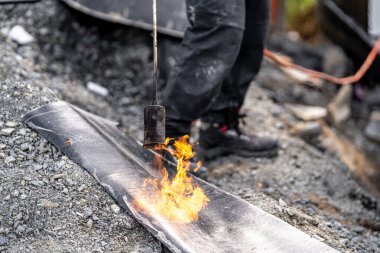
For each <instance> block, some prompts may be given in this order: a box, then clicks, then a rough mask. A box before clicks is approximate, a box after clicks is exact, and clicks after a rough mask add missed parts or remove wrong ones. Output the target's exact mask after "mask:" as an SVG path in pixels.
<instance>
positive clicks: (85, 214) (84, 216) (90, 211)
mask: <svg viewBox="0 0 380 253" xmlns="http://www.w3.org/2000/svg"><path fill="white" fill-rule="evenodd" d="M82 215H83V218H85V219H87V218H90V217H91V215H92V210H91V209H89V208H87V209H86V210H84V212H83V213H82Z"/></svg>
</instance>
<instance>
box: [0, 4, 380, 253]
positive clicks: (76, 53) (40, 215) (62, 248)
mask: <svg viewBox="0 0 380 253" xmlns="http://www.w3.org/2000/svg"><path fill="white" fill-rule="evenodd" d="M94 23H95V20H91V19H90V20H88V19H85V18H83V17H82V16H80V15H78V14H77V13H73V12H71V11H69V10H67V8H66V7H65V6H64V5H62V4H61V3H60V2H58V1H54V0H45V1H42V2H40V3H37V4H33V5H26V4H20V5H17V6H14V5H8V6H2V7H1V9H0V30H1V31H5V29H9V28H12V27H13V26H14V25H21V26H22V27H24V28H25V29H26V30H27V31H28V32H29V33H30V34H31V35H32V36H33V37H34V42H32V43H29V44H27V45H19V44H17V43H16V42H14V41H12V40H10V39H9V38H7V37H6V36H5V35H3V34H2V33H0V43H1V44H0V81H1V83H0V95H1V96H0V97H1V99H0V108H1V112H0V131H1V132H0V134H1V135H0V201H1V203H5V204H3V205H1V206H0V251H1V252H3V251H4V252H161V251H166V249H165V248H164V247H163V246H162V245H161V244H160V242H158V241H157V240H156V239H154V238H153V237H152V236H151V235H150V234H149V233H148V232H147V231H146V230H145V229H144V228H142V227H141V226H140V225H139V224H138V223H137V222H136V221H135V220H134V219H133V218H132V217H131V216H130V215H129V214H127V213H126V212H124V211H122V210H119V209H118V208H117V206H115V202H114V201H113V200H112V198H111V197H110V196H108V195H107V194H106V193H105V191H104V190H103V189H102V188H101V187H100V186H99V185H98V184H97V183H96V182H95V180H94V179H92V178H91V176H89V175H88V173H87V172H85V171H84V170H83V169H82V168H80V167H79V166H77V165H76V164H74V163H72V162H71V161H70V160H69V159H67V157H65V156H63V155H62V154H61V153H60V152H59V151H58V150H57V149H55V148H54V147H52V146H51V145H50V144H49V143H47V142H46V141H45V140H44V139H42V138H41V137H39V136H38V135H37V134H36V133H35V132H33V131H31V130H30V129H28V128H25V126H23V125H22V124H21V123H20V118H21V115H22V114H23V113H25V112H26V111H28V110H30V109H33V108H35V107H37V106H40V105H42V104H46V103H48V102H51V101H54V100H56V99H65V100H67V101H69V102H71V103H73V104H76V105H78V106H80V107H82V108H84V109H86V110H88V111H91V112H94V113H96V114H98V115H101V116H105V117H108V118H110V119H113V120H117V121H119V122H121V124H122V126H123V127H124V129H125V131H126V132H127V133H129V134H130V135H132V136H133V137H135V138H138V139H141V138H142V132H141V127H142V108H143V107H144V106H145V105H146V104H147V103H148V95H147V94H150V88H149V84H150V69H151V61H150V50H149V47H150V37H149V34H147V33H145V32H142V31H138V30H135V29H132V28H125V27H119V26H111V25H109V24H106V23H102V22H96V25H94ZM89 81H92V82H95V83H98V84H100V85H103V86H105V87H107V88H108V90H109V95H108V96H106V97H101V96H97V95H94V94H93V93H91V92H89V91H88V90H87V89H86V88H85V86H86V83H87V82H89ZM265 81H266V82H265ZM258 82H260V83H261V85H258V84H255V85H252V88H251V89H250V91H249V94H248V95H247V101H246V105H245V108H246V110H247V113H248V115H249V118H248V119H247V120H246V121H247V125H246V128H247V129H248V130H251V131H252V132H258V133H262V134H271V135H274V136H276V137H278V138H279V139H280V141H281V152H280V155H279V156H278V157H277V158H273V159H241V158H238V157H234V156H229V157H224V158H220V159H218V160H216V161H212V162H208V164H207V165H208V166H209V168H210V169H211V175H210V179H209V180H210V181H211V182H212V183H214V184H216V185H218V186H219V187H221V188H223V189H225V190H227V191H229V192H232V193H234V194H236V195H238V196H240V197H241V198H243V199H246V200H247V201H249V202H250V203H252V204H255V205H257V206H259V207H261V208H263V209H264V210H266V211H267V212H269V213H272V214H274V215H276V216H278V217H280V218H281V219H283V220H285V221H287V222H289V223H290V224H292V225H294V226H296V227H298V228H300V229H301V230H303V231H305V232H307V233H308V234H310V235H311V236H314V237H316V238H317V239H319V240H321V241H324V242H325V243H327V244H329V245H331V246H333V247H334V248H336V249H338V250H341V251H342V252H380V234H379V228H380V221H379V218H378V217H379V204H378V201H377V199H376V198H374V197H373V196H372V195H371V194H370V193H368V192H367V191H366V190H365V189H363V188H362V187H361V186H360V185H359V184H358V183H357V182H356V181H355V179H354V178H353V177H352V176H351V175H350V173H349V171H348V170H347V168H346V167H345V166H344V165H343V164H342V163H341V162H340V161H339V160H338V159H337V158H336V157H334V155H332V154H330V153H328V152H326V151H325V150H324V149H323V147H321V146H320V145H316V144H315V143H314V144H313V145H310V144H307V143H306V142H305V141H303V140H301V139H299V138H295V137H291V136H290V134H289V130H288V126H289V125H290V124H292V123H295V122H296V119H295V118H294V117H293V116H291V115H290V113H289V112H287V110H286V109H284V107H283V106H282V105H281V104H280V103H275V102H273V101H274V100H275V101H277V102H281V99H272V98H273V94H272V92H271V91H269V90H267V89H264V88H268V87H267V83H268V82H269V83H271V84H273V85H274V86H276V85H279V86H281V85H282V86H284V85H285V84H286V85H291V84H292V81H291V80H289V79H288V78H286V77H285V76H284V75H282V74H281V73H280V72H278V71H277V70H276V69H274V68H273V67H271V66H270V65H268V64H264V68H263V71H262V74H261V75H260V77H259V78H258ZM284 94H286V91H284ZM284 94H282V95H281V96H284ZM305 94H306V93H305ZM307 94H309V93H307ZM310 94H312V95H308V96H309V97H305V96H306V95H305V96H301V97H302V99H305V100H308V101H310V100H312V101H318V99H319V98H321V97H320V96H319V95H318V94H316V93H315V92H314V93H313V92H311V93H310ZM301 95H302V92H301ZM369 225H371V226H369Z"/></svg>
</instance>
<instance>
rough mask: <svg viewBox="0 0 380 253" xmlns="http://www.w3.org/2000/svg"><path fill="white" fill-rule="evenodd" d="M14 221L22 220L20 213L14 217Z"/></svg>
mask: <svg viewBox="0 0 380 253" xmlns="http://www.w3.org/2000/svg"><path fill="white" fill-rule="evenodd" d="M16 219H18V220H21V219H22V213H21V212H20V213H18V214H17V215H16Z"/></svg>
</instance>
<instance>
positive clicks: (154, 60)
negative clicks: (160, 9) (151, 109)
mask: <svg viewBox="0 0 380 253" xmlns="http://www.w3.org/2000/svg"><path fill="white" fill-rule="evenodd" d="M157 62H158V57H157V0H153V101H152V105H157V89H158V73H157V65H158V63H157Z"/></svg>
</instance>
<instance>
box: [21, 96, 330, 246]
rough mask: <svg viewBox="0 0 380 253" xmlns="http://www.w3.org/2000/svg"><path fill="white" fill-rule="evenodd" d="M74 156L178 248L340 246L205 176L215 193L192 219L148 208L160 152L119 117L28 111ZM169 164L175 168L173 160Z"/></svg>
mask: <svg viewBox="0 0 380 253" xmlns="http://www.w3.org/2000/svg"><path fill="white" fill-rule="evenodd" d="M23 122H24V123H26V124H27V125H28V126H29V127H31V128H32V129H34V130H36V131H37V132H38V133H40V134H41V135H42V136H44V137H45V138H46V139H48V140H49V141H50V142H51V143H52V144H53V145H55V146H56V147H57V148H58V149H60V150H61V151H62V152H63V153H64V154H66V155H67V156H68V157H69V158H70V159H72V160H73V161H74V162H76V163H78V164H79V165H81V166H82V167H83V168H84V169H86V170H87V171H88V172H89V173H90V174H91V175H92V176H93V177H94V178H95V179H96V180H97V181H98V182H99V183H100V184H101V185H102V186H103V187H104V188H105V190H106V191H107V192H108V193H109V194H110V195H111V196H112V197H113V198H115V199H116V200H117V202H118V203H119V204H120V205H121V206H122V207H123V208H124V209H126V210H127V211H129V212H130V213H131V214H132V215H133V216H134V217H135V218H136V219H137V220H138V221H139V222H140V223H141V224H142V225H143V226H145V227H146V228H147V229H148V230H149V231H150V232H151V233H152V234H153V235H154V236H155V237H157V238H158V239H159V240H160V241H161V242H162V243H164V244H165V245H166V246H167V247H168V248H169V249H170V250H171V251H173V252H292V253H297V252H302V253H303V252H311V253H313V252H315V253H317V252H318V253H320V252H337V251H336V250H334V249H333V248H331V247H329V246H327V245H326V244H324V243H322V242H320V241H318V240H316V239H314V238H312V237H311V236H309V235H307V234H305V233H304V232H302V231H300V230H298V229H297V228H295V227H293V226H291V225H289V224H288V223H286V222H284V221H282V220H281V219H279V218H277V217H275V216H273V215H271V214H268V213H266V212H264V211H263V210H261V209H259V208H257V207H256V206H254V205H251V204H249V203H248V202H246V201H244V200H242V199H239V198H237V197H235V196H233V195H231V194H229V193H227V192H225V191H223V190H221V189H219V188H217V187H215V186H213V185H211V184H209V183H207V182H205V181H203V180H201V179H198V178H196V177H193V180H194V182H195V183H196V184H197V185H199V186H200V187H201V188H202V189H204V191H205V194H206V195H207V197H208V198H209V199H210V201H209V203H208V205H207V206H206V208H205V209H204V210H202V211H201V212H200V213H199V219H198V220H197V221H193V222H191V223H186V224H185V223H180V222H173V221H169V220H167V219H166V218H165V217H163V216H161V215H160V214H158V213H153V214H152V213H150V214H147V213H146V212H144V211H143V210H140V209H139V208H137V207H136V206H135V205H134V201H135V200H136V199H138V198H139V197H140V196H141V194H142V193H144V191H147V189H144V186H143V182H144V180H145V179H147V178H157V177H159V176H160V173H159V171H158V170H157V168H155V165H154V157H155V155H156V154H155V153H153V152H152V151H147V150H144V149H143V147H142V144H141V143H139V142H137V141H136V140H134V139H132V138H131V137H129V136H127V135H125V134H123V133H122V131H121V130H120V129H119V128H118V127H117V125H116V123H114V122H112V121H109V120H106V119H103V118H100V117H98V116H96V115H93V114H90V113H88V112H85V111H83V110H81V109H79V108H77V107H75V106H72V105H70V104H68V103H65V102H56V103H52V104H48V105H45V106H42V107H40V108H38V109H35V110H33V111H31V112H29V113H27V114H26V115H24V116H23ZM166 166H167V168H168V170H171V171H173V170H175V167H174V165H172V164H170V163H167V164H166Z"/></svg>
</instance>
